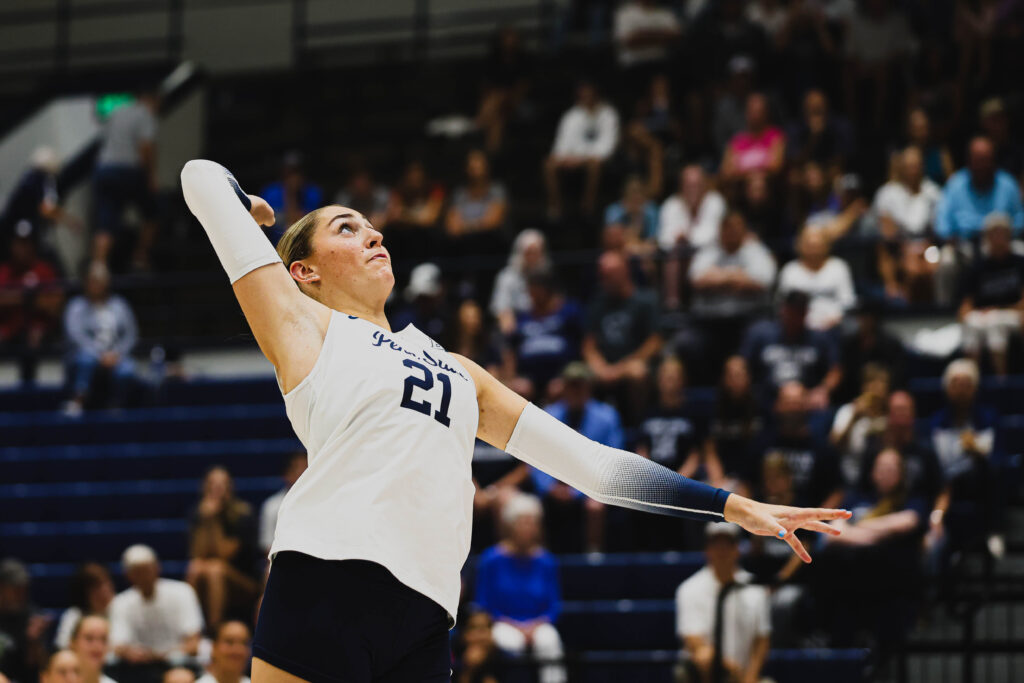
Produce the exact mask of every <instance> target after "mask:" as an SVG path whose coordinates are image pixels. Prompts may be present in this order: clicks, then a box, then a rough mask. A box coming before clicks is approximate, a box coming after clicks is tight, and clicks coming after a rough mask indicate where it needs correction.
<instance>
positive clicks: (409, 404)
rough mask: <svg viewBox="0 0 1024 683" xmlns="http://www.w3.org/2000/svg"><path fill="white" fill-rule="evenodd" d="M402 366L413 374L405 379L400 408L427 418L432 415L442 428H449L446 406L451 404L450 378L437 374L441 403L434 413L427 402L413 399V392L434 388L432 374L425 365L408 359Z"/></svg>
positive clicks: (440, 373)
mask: <svg viewBox="0 0 1024 683" xmlns="http://www.w3.org/2000/svg"><path fill="white" fill-rule="evenodd" d="M402 365H404V366H405V367H407V368H409V369H410V370H412V371H413V374H411V375H409V376H408V377H406V378H405V390H404V391H403V392H402V407H403V408H408V409H409V410H415V411H416V412H417V413H423V414H424V415H428V416H429V415H431V413H433V416H434V419H435V420H437V421H438V422H440V423H441V424H442V425H443V426H445V427H449V426H451V423H452V421H451V420H450V419H449V418H448V406H449V405H450V404H451V402H452V378H451V377H449V376H448V375H446V374H445V373H443V372H438V373H437V375H436V377H437V381H438V382H440V383H441V403H440V405H439V406H438V408H437V410H436V411H435V410H433V405H432V404H431V403H430V402H429V401H427V400H422V401H418V400H416V399H415V398H413V391H415V390H416V389H422V390H423V391H430V390H431V389H433V388H434V377H435V375H434V373H432V372H431V371H430V368H428V367H427V366H426V365H423V364H422V363H417V362H416V361H414V360H412V359H409V358H406V359H405V360H403V361H402Z"/></svg>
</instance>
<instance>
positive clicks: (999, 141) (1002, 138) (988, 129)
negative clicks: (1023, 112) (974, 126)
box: [978, 97, 1024, 178]
mask: <svg viewBox="0 0 1024 683" xmlns="http://www.w3.org/2000/svg"><path fill="white" fill-rule="evenodd" d="M978 122H979V123H980V124H981V131H982V133H984V134H985V135H986V136H988V139H989V140H991V141H992V146H993V147H994V148H995V160H996V168H1001V169H1003V170H1004V171H1006V172H1007V173H1009V174H1010V175H1012V176H1013V177H1014V178H1020V177H1021V172H1022V171H1024V145H1022V144H1021V142H1020V139H1019V138H1015V137H1014V131H1013V130H1011V128H1010V113H1009V112H1008V111H1007V110H1006V103H1005V102H1003V100H1002V98H999V97H993V98H991V99H988V100H985V101H984V102H982V103H981V106H980V107H979V108H978Z"/></svg>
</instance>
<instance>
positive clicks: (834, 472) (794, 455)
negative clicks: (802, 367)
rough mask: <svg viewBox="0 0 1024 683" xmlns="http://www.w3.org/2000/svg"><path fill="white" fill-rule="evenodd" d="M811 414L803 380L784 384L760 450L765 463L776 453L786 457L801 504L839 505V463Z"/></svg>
mask: <svg viewBox="0 0 1024 683" xmlns="http://www.w3.org/2000/svg"><path fill="white" fill-rule="evenodd" d="M810 417H811V416H810V413H809V411H808V405H807V390H806V389H804V387H803V386H802V385H801V384H800V383H799V382H788V383H786V384H783V385H782V386H781V387H780V388H779V395H778V398H777V399H776V400H775V408H774V413H773V415H772V421H771V422H770V423H769V425H768V428H767V429H766V430H765V433H764V435H763V436H762V444H761V447H760V448H759V449H758V450H759V452H760V455H761V462H762V463H763V462H764V461H765V460H766V459H768V458H770V457H771V456H772V455H773V454H775V453H778V454H780V455H781V456H782V457H783V458H785V459H786V462H787V463H788V464H789V468H790V470H791V471H792V473H793V486H794V489H795V491H796V497H797V499H798V500H799V501H800V502H799V503H798V505H811V506H818V507H836V506H837V505H838V504H839V502H840V501H841V499H842V495H843V489H842V481H841V479H840V473H839V463H838V460H837V458H836V455H835V453H833V452H831V451H830V450H829V449H828V447H827V446H826V445H825V443H824V440H823V439H820V438H819V437H818V436H817V434H815V431H814V430H813V429H812V426H811V420H810Z"/></svg>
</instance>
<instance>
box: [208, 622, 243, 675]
mask: <svg viewBox="0 0 1024 683" xmlns="http://www.w3.org/2000/svg"><path fill="white" fill-rule="evenodd" d="M251 640H252V635H251V634H250V633H249V627H248V626H246V625H245V624H243V623H242V622H240V621H225V622H224V623H222V624H221V625H220V627H218V628H217V633H216V634H214V637H213V649H212V650H210V665H209V666H208V667H206V673H204V674H203V675H202V676H200V677H199V680H197V681H196V683H250V681H249V677H248V676H246V675H245V670H246V668H247V667H248V666H249V657H250V656H251V654H252V652H251V647H250V641H251Z"/></svg>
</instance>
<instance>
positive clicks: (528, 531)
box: [475, 494, 566, 683]
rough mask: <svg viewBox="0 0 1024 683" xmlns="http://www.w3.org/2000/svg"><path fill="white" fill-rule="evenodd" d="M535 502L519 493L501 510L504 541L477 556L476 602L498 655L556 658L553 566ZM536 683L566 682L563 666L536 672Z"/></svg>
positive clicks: (557, 599)
mask: <svg viewBox="0 0 1024 683" xmlns="http://www.w3.org/2000/svg"><path fill="white" fill-rule="evenodd" d="M541 516H542V507H541V504H540V501H539V500H537V498H535V497H534V496H529V495H525V494H521V495H519V496H516V497H515V498H512V499H511V500H510V501H509V502H508V503H507V504H506V505H505V508H504V510H502V520H503V522H504V524H505V538H504V539H503V540H502V541H501V542H500V543H499V544H498V545H496V546H494V547H492V548H490V549H489V550H487V551H485V552H484V553H483V555H481V556H480V562H479V563H478V564H477V570H476V595H475V601H476V603H477V604H478V605H479V606H480V607H481V608H482V609H484V610H485V611H486V612H487V613H488V614H490V615H491V616H492V617H493V618H494V627H493V628H492V634H493V636H494V642H495V643H496V644H497V645H498V647H499V648H501V649H502V650H504V651H506V652H509V653H512V654H523V653H524V652H526V651H527V650H529V651H530V652H531V653H532V654H533V655H534V656H535V657H537V658H538V659H545V660H551V659H555V660H557V659H560V658H561V657H562V638H561V636H560V635H559V634H558V631H557V630H556V629H555V626H554V622H555V621H556V620H557V619H558V614H559V612H560V610H561V602H562V591H561V587H560V586H559V582H558V561H557V560H556V559H555V556H554V555H552V554H551V553H549V552H548V551H547V550H545V549H544V546H543V545H542V544H541V530H542V526H541ZM539 678H540V683H561V682H562V681H565V680H566V672H565V669H564V667H563V666H562V665H560V664H556V663H548V664H544V665H542V666H541V667H540V676H539Z"/></svg>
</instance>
